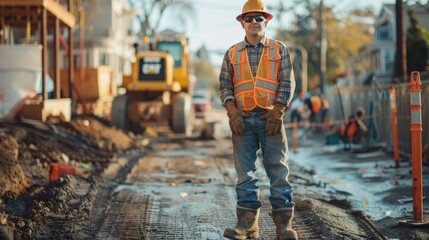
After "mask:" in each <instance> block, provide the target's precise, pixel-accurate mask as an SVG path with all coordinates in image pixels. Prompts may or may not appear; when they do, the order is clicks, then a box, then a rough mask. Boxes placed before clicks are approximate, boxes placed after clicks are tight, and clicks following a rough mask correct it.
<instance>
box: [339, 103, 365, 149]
mask: <svg viewBox="0 0 429 240" xmlns="http://www.w3.org/2000/svg"><path fill="white" fill-rule="evenodd" d="M364 116H365V110H364V109H363V108H362V107H359V108H358V109H357V110H356V112H355V113H354V114H353V115H351V116H350V117H349V119H348V120H347V122H346V123H345V124H344V125H343V126H341V129H340V138H341V140H342V141H343V143H344V150H345V151H350V148H351V144H352V143H359V142H360V141H361V140H362V137H363V135H364V134H365V133H366V132H367V127H366V126H365V124H364V123H363V121H362V119H363V117H364Z"/></svg>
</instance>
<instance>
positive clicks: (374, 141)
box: [325, 76, 429, 157]
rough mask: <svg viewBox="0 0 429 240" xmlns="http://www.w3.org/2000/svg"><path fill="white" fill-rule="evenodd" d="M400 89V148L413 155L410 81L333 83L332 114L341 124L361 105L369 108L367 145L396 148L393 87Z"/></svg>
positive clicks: (427, 84) (426, 129) (427, 97)
mask: <svg viewBox="0 0 429 240" xmlns="http://www.w3.org/2000/svg"><path fill="white" fill-rule="evenodd" d="M424 77H425V80H423V79H421V80H422V92H421V97H422V128H423V133H422V146H425V145H426V144H429V77H426V76H424ZM391 88H395V90H396V105H397V110H398V126H397V128H398V136H399V139H398V141H399V151H400V154H401V155H402V156H407V157H409V156H411V132H410V93H409V83H401V84H377V82H376V80H374V81H373V82H372V84H371V85H370V86H358V87H336V86H334V87H332V89H331V91H329V92H327V93H326V94H325V95H326V96H325V97H326V98H327V99H328V101H329V102H330V106H331V107H330V109H329V112H330V118H331V119H333V120H334V126H335V127H337V128H339V127H340V126H341V125H342V123H344V121H345V119H347V118H348V117H349V116H350V115H352V114H353V113H354V111H355V110H356V109H357V108H358V107H363V108H364V109H365V111H366V118H365V120H364V122H365V124H366V126H367V127H368V136H367V138H366V140H365V142H364V144H365V145H366V146H365V147H372V146H385V147H386V148H387V149H391V150H393V137H392V136H393V134H392V117H391V116H392V111H391V104H390V95H389V90H390V89H391Z"/></svg>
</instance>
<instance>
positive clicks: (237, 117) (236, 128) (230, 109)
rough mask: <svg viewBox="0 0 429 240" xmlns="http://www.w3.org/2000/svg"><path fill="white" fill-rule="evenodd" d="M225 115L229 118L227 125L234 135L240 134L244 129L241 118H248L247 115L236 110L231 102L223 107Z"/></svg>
mask: <svg viewBox="0 0 429 240" xmlns="http://www.w3.org/2000/svg"><path fill="white" fill-rule="evenodd" d="M225 109H226V113H227V115H228V118H229V125H230V127H231V131H232V133H234V134H242V133H243V132H244V130H245V129H246V126H245V125H244V121H243V117H249V114H247V113H245V112H243V111H241V110H240V109H237V107H236V106H235V104H234V103H233V102H227V103H226V105H225Z"/></svg>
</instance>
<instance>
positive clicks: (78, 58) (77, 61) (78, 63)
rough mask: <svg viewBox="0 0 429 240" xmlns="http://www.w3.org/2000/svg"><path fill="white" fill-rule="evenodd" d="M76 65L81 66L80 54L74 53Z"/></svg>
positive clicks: (76, 66)
mask: <svg viewBox="0 0 429 240" xmlns="http://www.w3.org/2000/svg"><path fill="white" fill-rule="evenodd" d="M74 67H75V68H80V55H77V54H76V55H74Z"/></svg>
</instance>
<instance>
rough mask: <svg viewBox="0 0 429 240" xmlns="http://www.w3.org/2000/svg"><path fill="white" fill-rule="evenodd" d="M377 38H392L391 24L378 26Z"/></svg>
mask: <svg viewBox="0 0 429 240" xmlns="http://www.w3.org/2000/svg"><path fill="white" fill-rule="evenodd" d="M377 40H392V32H391V27H390V25H389V24H384V25H381V26H379V27H378V28H377Z"/></svg>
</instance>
